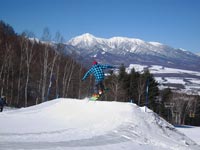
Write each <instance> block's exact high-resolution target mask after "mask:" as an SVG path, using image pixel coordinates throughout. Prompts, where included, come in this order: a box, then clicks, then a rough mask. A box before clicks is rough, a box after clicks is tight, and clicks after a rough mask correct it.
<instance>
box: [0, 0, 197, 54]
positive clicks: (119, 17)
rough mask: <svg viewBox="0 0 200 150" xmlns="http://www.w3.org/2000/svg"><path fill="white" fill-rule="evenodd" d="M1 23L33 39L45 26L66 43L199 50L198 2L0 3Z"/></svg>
mask: <svg viewBox="0 0 200 150" xmlns="http://www.w3.org/2000/svg"><path fill="white" fill-rule="evenodd" d="M0 20H3V21H4V22H6V23H8V24H10V25H11V26H12V27H13V28H14V30H15V31H16V32H17V33H21V32H23V31H24V30H28V31H31V32H33V33H34V34H35V35H36V37H38V38H41V37H42V33H43V30H44V28H45V27H48V28H49V30H50V32H51V35H52V37H54V36H55V33H56V32H60V33H61V35H62V36H63V37H64V39H65V40H66V41H67V40H69V39H71V38H73V37H75V36H78V35H81V34H83V33H91V34H93V35H94V36H97V37H102V38H110V37H113V36H124V37H130V38H139V39H142V40H145V41H156V42H160V43H163V44H167V45H170V46H172V47H174V48H184V49H187V50H189V51H192V52H194V53H196V52H200V0H0Z"/></svg>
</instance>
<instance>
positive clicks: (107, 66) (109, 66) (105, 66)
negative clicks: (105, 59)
mask: <svg viewBox="0 0 200 150" xmlns="http://www.w3.org/2000/svg"><path fill="white" fill-rule="evenodd" d="M101 67H102V68H103V69H108V68H115V67H113V66H111V65H101Z"/></svg>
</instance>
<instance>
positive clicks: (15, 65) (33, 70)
mask: <svg viewBox="0 0 200 150" xmlns="http://www.w3.org/2000/svg"><path fill="white" fill-rule="evenodd" d="M30 37H33V34H32V33H30V32H24V33H22V34H21V35H17V34H16V33H15V31H14V30H13V28H12V27H11V26H10V25H8V24H5V23H4V22H3V21H1V22H0V92H1V96H5V97H6V98H7V103H8V104H9V105H10V106H16V107H27V106H30V105H34V104H38V103H41V102H44V101H47V100H49V99H55V98H58V97H71V98H83V96H86V95H88V92H89V91H87V89H86V88H84V87H86V85H91V81H86V82H85V83H82V82H80V81H81V78H82V76H83V73H84V72H85V68H84V67H83V66H82V65H81V64H79V63H77V61H76V60H75V59H74V58H73V56H69V55H66V54H65V53H64V45H63V44H62V43H61V36H60V35H59V34H56V40H57V41H56V42H57V43H56V44H54V45H52V43H51V42H50V40H51V35H50V32H49V30H48V29H47V28H46V29H44V32H43V36H42V42H40V41H38V40H37V39H35V38H30Z"/></svg>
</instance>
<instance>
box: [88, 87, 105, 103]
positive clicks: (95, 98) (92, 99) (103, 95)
mask: <svg viewBox="0 0 200 150" xmlns="http://www.w3.org/2000/svg"><path fill="white" fill-rule="evenodd" d="M107 92H108V88H106V89H104V91H103V92H102V93H101V94H98V96H91V97H90V98H89V100H90V101H96V100H101V101H103V100H105V94H106V93H107Z"/></svg>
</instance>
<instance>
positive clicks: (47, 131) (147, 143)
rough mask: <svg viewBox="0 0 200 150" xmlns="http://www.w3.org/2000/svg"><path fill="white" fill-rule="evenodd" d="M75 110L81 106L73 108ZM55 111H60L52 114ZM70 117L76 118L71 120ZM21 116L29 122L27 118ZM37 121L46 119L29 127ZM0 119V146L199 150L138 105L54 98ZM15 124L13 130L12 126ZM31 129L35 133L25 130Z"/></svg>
mask: <svg viewBox="0 0 200 150" xmlns="http://www.w3.org/2000/svg"><path fill="white" fill-rule="evenodd" d="M68 105H69V108H68ZM66 107H67V109H66ZM63 108H64V109H63ZM80 108H81V109H83V110H79V109H80ZM104 109H105V110H104ZM60 110H61V113H58V111H60ZM74 111H77V112H74ZM79 111H80V112H79ZM87 111H88V112H87ZM51 112H53V113H57V114H56V115H55V116H56V117H58V118H57V119H58V120H57V121H61V122H59V123H60V124H61V126H59V128H58V127H57V126H54V125H53V126H50V125H51V124H53V122H52V120H51V119H55V116H53V115H52V113H51ZM91 113H94V114H91ZM107 113H110V114H107ZM89 114H90V116H89ZM42 115H44V116H48V119H47V120H45V118H42V117H41V118H38V116H42ZM66 115H68V116H66ZM106 115H107V116H106ZM44 116H43V117H44ZM59 117H60V118H61V120H59ZM63 117H64V118H63ZM73 117H75V118H76V119H78V122H77V120H75V122H74V120H73V119H72V118H73ZM81 117H83V118H81ZM102 117H103V118H102ZM112 117H113V118H112ZM14 118H18V119H19V121H20V119H22V120H21V121H22V123H20V122H15V121H16V120H15V119H14ZM27 118H29V119H30V122H27ZM12 119H13V120H12ZM42 119H43V120H44V122H45V121H47V122H46V125H45V126H46V128H43V127H44V125H43V124H41V126H35V124H40V123H43V122H42ZM71 119H72V120H71ZM31 120H33V122H31ZM1 121H2V128H1V129H0V150H108V149H111V150H112V149H113V150H122V149H123V150H124V149H125V150H133V149H140V150H198V149H200V147H199V146H198V145H197V144H195V143H194V142H193V141H191V140H190V139H189V138H187V137H186V136H185V135H183V134H182V133H180V132H178V131H177V130H176V129H175V128H173V127H172V126H171V125H170V124H168V123H167V122H165V121H164V120H163V119H162V118H159V116H157V115H156V114H154V113H153V112H152V111H150V110H148V112H144V108H140V107H137V106H136V105H133V104H127V103H126V104H121V103H117V102H88V101H80V100H68V99H59V101H58V100H54V101H50V102H47V103H43V104H41V105H38V106H33V107H30V108H25V109H19V110H14V111H10V112H5V113H2V114H0V122H1ZM36 121H37V122H36ZM62 121H63V122H62ZM65 121H66V122H65ZM84 121H86V122H84ZM34 122H35V123H34ZM80 124H81V125H80ZM15 125H16V128H18V129H14V127H15ZM21 125H24V126H21ZM26 125H28V127H27V128H25V127H26ZM48 125H49V126H48ZM55 125H57V124H55ZM62 125H63V126H62ZM65 126H67V127H65ZM29 127H30V129H29ZM34 127H35V128H36V129H35V131H31V129H34ZM3 128H4V129H5V130H4V129H3ZM21 128H22V129H21Z"/></svg>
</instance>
